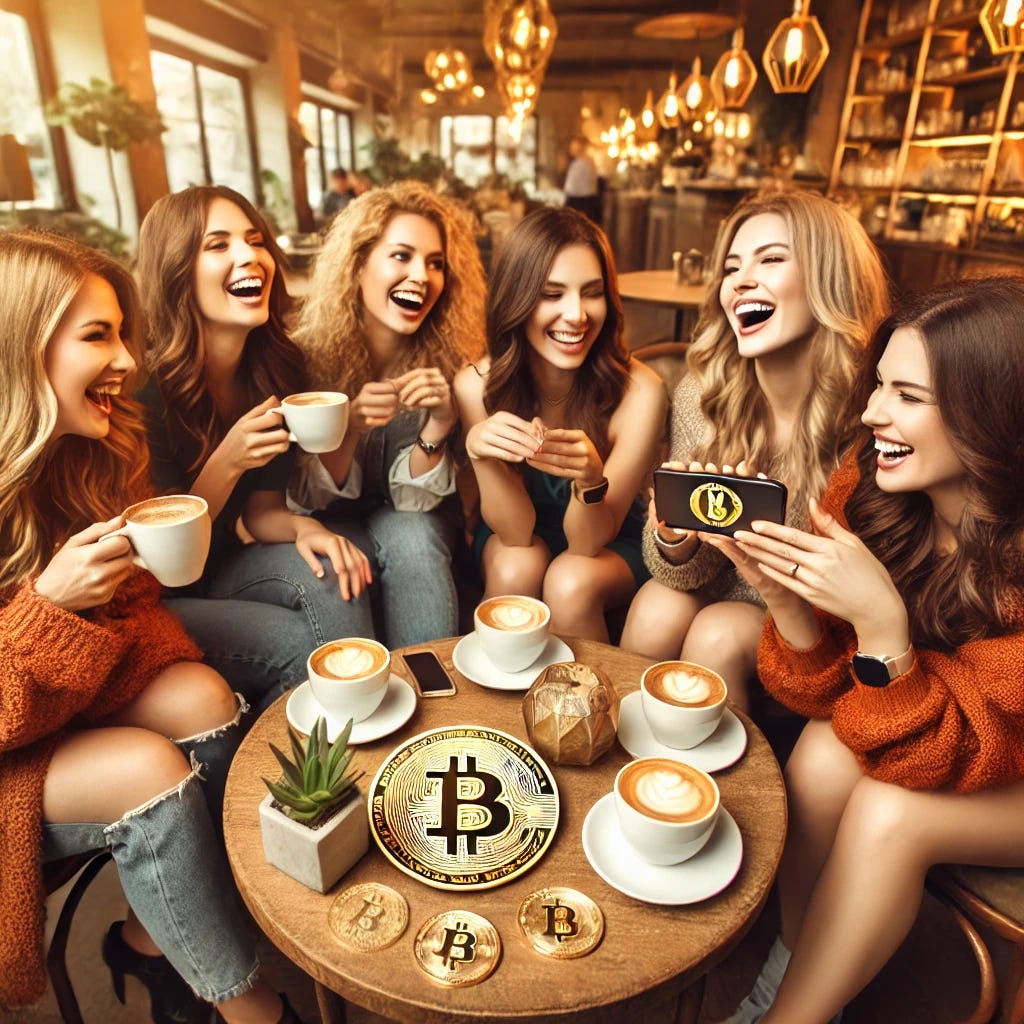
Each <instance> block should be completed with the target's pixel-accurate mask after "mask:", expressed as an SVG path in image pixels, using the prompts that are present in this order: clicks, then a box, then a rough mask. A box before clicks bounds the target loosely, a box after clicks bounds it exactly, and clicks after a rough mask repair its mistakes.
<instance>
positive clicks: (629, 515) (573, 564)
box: [455, 207, 666, 641]
mask: <svg viewBox="0 0 1024 1024" xmlns="http://www.w3.org/2000/svg"><path fill="white" fill-rule="evenodd" d="M487 337H488V347H489V352H490V354H489V356H488V357H487V358H486V359H483V360H481V361H480V362H478V363H475V364H471V365H470V366H468V367H466V368H465V369H464V370H463V371H462V372H461V373H460V374H459V375H458V377H457V378H456V381H455V393H456V397H457V399H458V402H459V409H460V412H461V415H462V422H463V426H464V428H465V430H466V450H467V452H468V453H469V457H470V460H471V463H472V466H473V469H474V471H475V473H476V479H477V482H478V484H479V487H480V500H481V514H482V517H483V522H482V523H481V525H480V528H479V530H478V531H477V534H476V538H475V542H474V546H475V549H476V551H477V553H478V555H479V557H480V558H481V564H482V567H483V576H484V584H485V589H486V596H488V597H490V596H493V595H496V594H527V595H530V596H533V597H542V598H543V599H544V601H545V602H546V603H547V604H548V605H549V607H550V608H551V628H552V630H554V631H555V632H557V633H568V634H570V635H574V636H582V637H587V638H589V639H594V640H605V641H607V639H608V630H607V626H606V624H605V613H606V612H607V611H608V610H610V609H613V608H619V607H622V606H624V605H626V604H627V603H628V602H629V600H630V598H631V597H632V595H633V594H634V593H635V591H636V588H637V586H639V584H640V583H642V582H643V580H644V579H646V576H647V574H646V570H645V569H644V566H643V560H642V558H641V555H640V531H641V528H642V523H643V505H642V504H640V503H638V493H639V491H640V489H641V487H642V486H643V484H644V482H645V481H647V480H649V478H650V472H651V468H652V463H653V461H654V459H655V451H656V448H657V445H658V442H659V440H660V439H661V436H662V432H663V429H664V421H665V404H666V403H665V391H664V387H663V386H662V383H661V380H660V378H659V377H658V376H657V374H655V373H654V371H653V370H650V369H649V368H648V367H646V366H644V365H643V364H642V363H640V362H639V361H637V360H635V359H632V358H631V357H630V355H629V353H628V351H627V350H626V347H625V345H624V344H623V341H622V305H621V303H620V301H619V293H618V286H617V283H616V276H615V265H614V262H613V259H612V255H611V251H610V248H609V246H608V240H607V238H606V237H605V235H604V232H602V231H601V229H600V228H598V227H597V226H596V225H594V224H593V223H592V222H591V221H590V220H588V219H587V218H586V217H584V216H583V215H582V214H581V213H579V212H578V211H576V210H572V209H568V208H566V207H546V208H544V209H540V210H535V211H533V212H532V213H530V214H528V215H527V216H526V217H524V218H523V220H521V221H520V222H519V223H518V224H517V225H516V226H515V227H514V228H513V229H512V231H511V232H510V233H509V235H508V237H507V238H506V239H505V241H504V243H503V244H502V247H501V252H500V255H499V256H498V262H497V265H496V266H495V268H494V271H493V273H492V277H491V282H490V289H489V292H488V297H487Z"/></svg>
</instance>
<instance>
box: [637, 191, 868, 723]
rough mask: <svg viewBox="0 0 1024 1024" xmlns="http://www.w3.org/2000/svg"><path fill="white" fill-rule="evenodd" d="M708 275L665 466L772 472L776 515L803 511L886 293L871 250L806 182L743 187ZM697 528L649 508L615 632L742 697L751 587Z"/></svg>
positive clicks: (758, 603)
mask: <svg viewBox="0 0 1024 1024" xmlns="http://www.w3.org/2000/svg"><path fill="white" fill-rule="evenodd" d="M712 271H713V277H712V279H711V281H710V282H709V285H708V292H707V298H706V299H705V302H704V306H703V308H702V309H701V315H700V319H699V322H698V324H697V331H696V337H695V340H694V342H693V345H692V347H691V349H690V351H689V353H688V356H687V367H688V369H689V373H688V375H687V376H686V377H684V378H683V379H682V381H681V382H680V383H679V384H678V385H677V387H676V391H675V394H674V395H673V398H672V448H671V461H670V462H667V463H665V466H667V467H670V468H676V469H705V468H706V469H707V470H709V471H712V472H714V471H718V470H721V471H723V472H732V471H736V472H738V473H740V474H741V475H743V474H747V473H754V472H760V473H764V474H766V475H768V476H770V477H773V478H776V479H781V480H782V481H783V483H785V484H786V486H787V488H788V491H789V505H788V512H787V516H788V521H789V522H791V523H792V524H793V525H803V524H805V523H806V518H805V515H806V513H805V509H806V504H807V498H808V496H809V495H812V494H817V493H820V491H821V489H822V487H823V486H824V484H825V481H826V480H827V479H828V477H829V475H830V473H831V472H832V471H833V470H834V469H835V467H836V466H837V465H838V464H839V459H840V455H841V453H842V451H843V450H844V448H845V447H846V446H847V445H848V444H849V442H850V440H851V438H852V436H853V431H854V429H855V426H856V414H855V410H853V409H852V407H851V406H850V401H849V400H850V389H851V385H852V382H853V380H854V378H855V375H856V372H857V370H858V368H859V366H860V364H861V361H862V358H863V350H864V346H865V344H866V342H867V339H868V337H869V335H870V332H871V330H872V328H873V327H874V325H875V324H876V323H877V322H878V321H879V320H880V319H881V318H882V316H883V315H884V314H885V311H886V309H887V306H888V287H887V283H886V279H885V274H884V271H883V269H882V265H881V261H880V259H879V257H878V253H877V251H876V250H875V247H874V246H873V245H872V243H871V241H870V240H869V239H868V237H867V235H866V233H865V232H864V229H863V228H862V227H861V226H860V224H859V223H858V222H857V221H856V220H855V219H854V218H853V217H851V216H850V214H848V213H846V212H845V211H844V210H842V209H840V208H839V207H838V206H836V205H835V204H834V203H832V202H830V201H829V200H827V199H825V198H823V197H822V196H820V195H817V194H815V193H810V192H785V193H771V194H766V195H759V196H753V197H750V198H749V199H747V200H745V201H744V202H742V203H741V204H740V205H739V206H738V207H737V208H736V209H735V210H734V211H733V213H732V215H731V216H730V217H729V219H728V220H727V221H726V222H725V223H724V224H723V226H722V228H721V230H720V232H719V238H718V244H717V245H716V247H715V254H714V257H713V260H712ZM701 541H702V535H701V534H698V533H696V532H693V531H681V530H674V529H671V528H668V527H666V526H665V524H664V523H663V522H659V521H658V519H657V513H656V510H655V508H654V503H653V501H652V503H651V508H650V514H649V518H648V523H647V526H646V528H645V530H644V557H645V561H646V563H647V565H648V567H649V568H650V570H651V574H652V576H653V579H651V580H650V581H649V582H648V583H646V584H645V585H644V586H643V588H642V589H641V590H640V592H639V593H638V594H637V596H636V598H635V600H634V601H633V604H632V606H631V607H630V610H629V615H628V617H627V620H626V626H625V629H624V631H623V635H622V646H623V647H624V648H626V649H627V650H632V651H637V652H638V653H641V654H645V655H647V656H648V657H652V658H655V659H658V660H669V659H674V658H680V657H681V658H683V659H684V660H686V661H692V662H696V663H698V664H702V665H706V666H708V667H709V668H713V669H715V670H716V671H718V672H719V673H720V674H721V675H722V677H723V678H724V679H725V682H726V685H727V686H728V689H729V695H730V697H731V698H732V699H733V701H734V702H736V703H737V704H739V705H740V706H741V707H746V705H747V699H748V694H747V686H748V680H749V679H750V677H751V676H752V674H753V672H754V659H755V652H756V648H757V638H758V636H760V633H761V626H762V623H763V621H764V602H763V601H762V600H761V598H760V596H759V595H758V593H757V591H756V590H755V589H754V588H753V587H751V586H749V584H747V583H745V582H744V581H743V580H742V579H740V578H739V577H738V576H737V574H736V572H735V570H734V568H733V567H732V565H731V564H730V563H729V561H728V560H727V559H726V558H724V556H723V555H722V554H721V553H720V552H718V551H716V550H715V549H714V548H713V547H710V546H708V545H705V544H703V543H701Z"/></svg>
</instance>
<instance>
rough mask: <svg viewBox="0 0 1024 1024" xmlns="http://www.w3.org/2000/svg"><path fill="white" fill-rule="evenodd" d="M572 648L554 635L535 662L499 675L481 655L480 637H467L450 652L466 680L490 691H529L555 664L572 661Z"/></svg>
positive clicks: (488, 660) (489, 660)
mask: <svg viewBox="0 0 1024 1024" xmlns="http://www.w3.org/2000/svg"><path fill="white" fill-rule="evenodd" d="M572 660H573V653H572V648H571V647H570V646H569V645H568V644H567V643H566V642H565V641H564V640H559V639H558V637H557V636H554V635H553V634H552V635H550V636H548V642H547V643H546V644H545V645H544V647H543V649H542V650H541V652H540V654H539V655H538V657H537V660H536V661H535V662H534V663H533V664H532V665H527V667H526V668H524V669H522V670H521V671H519V672H502V670H501V669H500V668H495V667H494V663H493V662H492V661H491V659H490V658H488V657H487V655H486V654H484V652H483V649H482V648H481V647H480V637H479V636H477V634H476V633H467V634H466V635H465V636H464V637H463V638H462V639H461V640H460V641H459V642H458V643H457V644H456V645H455V650H454V651H452V663H453V664H454V665H455V667H456V668H457V669H458V670H459V671H460V672H461V673H462V674H463V675H464V676H465V677H466V678H467V679H470V680H472V681H473V682H474V683H479V684H480V686H486V687H487V688H488V689H490V690H528V689H529V688H530V687H531V686H532V685H533V682H534V680H535V679H536V678H537V676H539V675H540V673H541V671H542V670H543V669H546V668H547V667H548V665H554V664H555V662H556V661H572Z"/></svg>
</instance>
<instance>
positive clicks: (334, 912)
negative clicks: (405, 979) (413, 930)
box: [328, 882, 409, 953]
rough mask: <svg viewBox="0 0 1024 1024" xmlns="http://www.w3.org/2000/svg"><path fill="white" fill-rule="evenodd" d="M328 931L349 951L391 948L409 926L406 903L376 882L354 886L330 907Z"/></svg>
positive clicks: (372, 951) (390, 889)
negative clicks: (329, 929) (329, 928)
mask: <svg viewBox="0 0 1024 1024" xmlns="http://www.w3.org/2000/svg"><path fill="white" fill-rule="evenodd" d="M328 922H329V923H330V926H331V931H332V932H334V934H335V936H336V937H337V938H338V940H339V941H340V942H341V943H342V945H344V946H347V947H348V948H349V949H355V950H358V951H359V952H361V953H374V952H376V951H377V950H378V949H385V948H386V947H387V946H390V945H391V943H393V942H394V941H395V940H396V939H397V938H398V937H399V936H400V935H401V934H402V933H403V932H404V931H405V928H406V925H408V923H409V904H408V903H406V902H405V897H403V896H402V895H401V893H397V892H395V890H394V889H392V888H391V887H390V886H387V885H381V884H380V883H379V882H364V883H363V884H362V885H353V886H350V887H349V888H348V889H346V890H345V891H344V892H343V893H341V894H339V896H338V897H337V899H335V901H334V902H333V903H332V904H331V909H330V911H329V916H328Z"/></svg>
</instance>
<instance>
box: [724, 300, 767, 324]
mask: <svg viewBox="0 0 1024 1024" xmlns="http://www.w3.org/2000/svg"><path fill="white" fill-rule="evenodd" d="M734 312H735V314H736V319H737V320H738V321H739V323H740V327H742V328H743V329H744V330H747V329H749V328H751V327H757V326H758V325H759V324H763V323H764V322H765V321H766V320H768V319H769V318H770V317H771V316H772V314H773V313H774V312H775V307H774V306H773V305H772V304H771V303H770V302H754V301H746V302H738V303H737V304H736V306H735V309H734Z"/></svg>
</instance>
